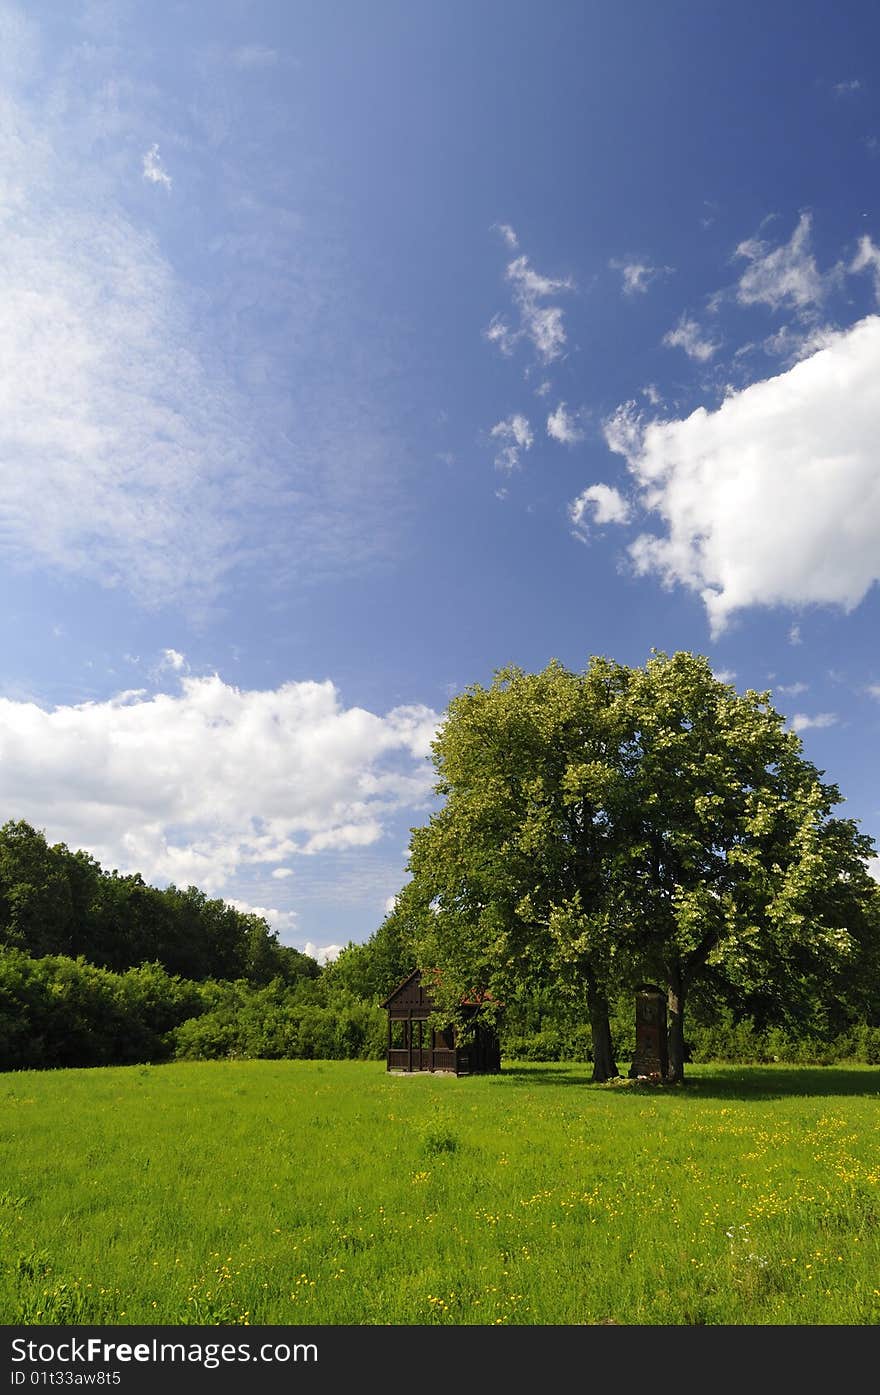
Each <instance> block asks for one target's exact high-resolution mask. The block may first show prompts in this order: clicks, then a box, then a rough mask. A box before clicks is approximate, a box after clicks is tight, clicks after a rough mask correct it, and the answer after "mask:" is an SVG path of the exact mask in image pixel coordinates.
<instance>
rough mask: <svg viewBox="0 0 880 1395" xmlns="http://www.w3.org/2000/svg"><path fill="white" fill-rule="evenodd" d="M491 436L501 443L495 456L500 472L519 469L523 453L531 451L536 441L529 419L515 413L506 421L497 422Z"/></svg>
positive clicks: (490, 433) (519, 413)
mask: <svg viewBox="0 0 880 1395" xmlns="http://www.w3.org/2000/svg"><path fill="white" fill-rule="evenodd" d="M489 435H490V436H492V438H493V439H494V440H496V441H498V443H499V448H498V451H497V452H496V455H495V467H496V469H498V470H515V469H517V467H518V466H519V458H520V454H521V452H522V451H524V450H531V448H532V444H533V442H534V439H535V438H534V436H533V434H532V428H531V426H530V425H529V421H528V418H527V417H524V416H523V415H522V413H521V412H515V413H514V414H513V416H509V417H507V418H506V419H505V420H504V421H498V422H496V423H495V425H494V426H493V427H492V430H491V431H490V432H489Z"/></svg>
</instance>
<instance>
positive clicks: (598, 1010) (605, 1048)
mask: <svg viewBox="0 0 880 1395" xmlns="http://www.w3.org/2000/svg"><path fill="white" fill-rule="evenodd" d="M587 1004H588V1007H589V1010H590V1028H591V1030H592V1033H593V1079H594V1080H599V1081H602V1080H614V1079H615V1078H616V1076H617V1075H618V1073H619V1072H618V1069H617V1062H616V1061H615V1059H614V1043H613V1042H612V1040H611V1023H610V1022H609V1021H608V999H607V998H606V997H605V994H604V993H600V992H599V991H598V990H597V989H592V990H590V991H588V994H587Z"/></svg>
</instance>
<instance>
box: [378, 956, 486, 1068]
mask: <svg viewBox="0 0 880 1395" xmlns="http://www.w3.org/2000/svg"><path fill="white" fill-rule="evenodd" d="M381 1006H382V1007H384V1008H386V1009H387V1012H388V1059H387V1067H386V1068H387V1069H388V1070H390V1071H401V1072H404V1073H405V1074H407V1075H409V1074H413V1073H415V1072H417V1071H445V1072H448V1073H450V1074H452V1075H486V1074H492V1073H494V1072H496V1071H499V1070H500V1069H501V1046H500V1043H499V1041H498V1036H497V1034H496V1033H495V1032H494V1031H492V1029H491V1028H489V1027H486V1026H485V1025H484V1024H483V1023H480V1022H478V1023H474V1026H473V1029H472V1032H469V1033H468V1038H467V1040H463V1041H461V1042H460V1043H459V1042H458V1041H457V1040H456V1035H455V1032H454V1030H453V1028H451V1027H447V1028H446V1029H445V1030H443V1031H439V1030H438V1029H437V1028H435V1027H432V1026H431V1025H430V1023H429V1021H428V1019H429V1018H430V1016H431V1014H432V1013H433V1012H434V1011H435V1004H434V1001H433V999H432V997H431V994H430V992H429V990H428V989H427V988H426V987H425V985H424V984H423V983H422V974H421V970H420V969H413V971H412V973H411V974H408V975H407V976H406V978H405V979H404V980H403V982H402V983H399V984H398V985H397V987H396V988H395V990H394V992H393V993H391V994H390V995H389V997H387V998H386V999H385V1001H384V1002H383V1003H382V1004H381ZM462 1007H463V1009H464V1011H465V1014H466V1015H469V1016H476V1014H477V1013H478V1011H479V1007H480V1004H479V1003H478V1002H476V1001H475V1002H464V1003H462Z"/></svg>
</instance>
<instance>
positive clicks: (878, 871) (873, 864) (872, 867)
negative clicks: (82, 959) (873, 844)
mask: <svg viewBox="0 0 880 1395" xmlns="http://www.w3.org/2000/svg"><path fill="white" fill-rule="evenodd" d="M868 871H869V872H870V874H871V876H872V877H873V878H874V881H875V882H880V857H869V858H868Z"/></svg>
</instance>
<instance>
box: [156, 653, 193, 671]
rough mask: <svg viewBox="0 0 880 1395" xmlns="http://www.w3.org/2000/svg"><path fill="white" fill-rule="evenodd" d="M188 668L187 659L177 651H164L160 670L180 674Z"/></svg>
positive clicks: (160, 661)
mask: <svg viewBox="0 0 880 1395" xmlns="http://www.w3.org/2000/svg"><path fill="white" fill-rule="evenodd" d="M186 667H187V662H186V657H185V656H184V655H183V654H181V653H179V652H178V650H177V649H163V650H162V657H161V659H160V660H159V663H158V668H159V669H160V670H163V669H172V670H173V672H174V673H180V672H181V670H182V669H185V668H186Z"/></svg>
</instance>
